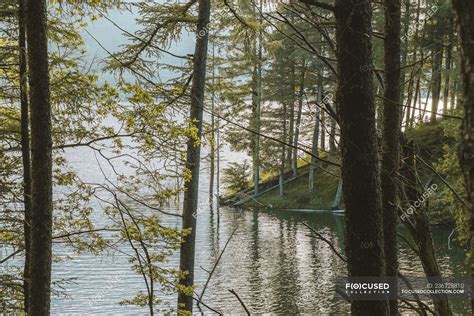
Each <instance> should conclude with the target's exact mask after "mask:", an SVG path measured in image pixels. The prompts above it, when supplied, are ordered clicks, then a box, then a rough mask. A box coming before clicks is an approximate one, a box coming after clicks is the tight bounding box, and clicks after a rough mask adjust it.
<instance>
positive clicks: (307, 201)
mask: <svg viewBox="0 0 474 316" xmlns="http://www.w3.org/2000/svg"><path fill="white" fill-rule="evenodd" d="M335 169H336V168H334V167H327V168H326V169H325V170H327V171H328V172H331V173H333V174H337V171H336V170H335ZM307 170H308V168H307V167H304V168H301V169H300V172H301V173H304V172H306V171H307ZM315 173H316V175H315V179H316V181H315V186H314V187H315V190H314V192H313V193H311V192H309V189H308V178H309V176H308V174H303V175H302V176H300V177H299V178H298V179H295V180H293V181H291V182H289V183H286V184H285V186H284V188H285V194H284V196H280V191H279V188H276V189H274V190H272V191H270V192H268V193H266V194H263V195H261V196H260V197H258V198H257V201H258V202H255V201H251V202H249V203H247V204H246V206H249V207H256V208H259V207H262V204H263V205H269V204H271V205H272V207H273V208H276V209H285V208H295V209H330V208H331V206H332V203H333V200H334V197H335V195H336V191H337V185H338V178H337V177H335V176H333V175H330V174H328V173H327V172H324V171H323V170H321V169H319V168H317V169H316V172H315Z"/></svg>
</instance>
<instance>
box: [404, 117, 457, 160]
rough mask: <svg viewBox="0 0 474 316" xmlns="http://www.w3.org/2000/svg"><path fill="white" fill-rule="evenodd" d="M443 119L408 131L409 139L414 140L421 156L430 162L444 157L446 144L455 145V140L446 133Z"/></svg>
mask: <svg viewBox="0 0 474 316" xmlns="http://www.w3.org/2000/svg"><path fill="white" fill-rule="evenodd" d="M441 122H442V120H440V121H438V122H436V123H423V124H419V125H417V126H416V127H415V128H413V129H409V130H407V131H406V136H407V138H408V140H409V141H411V140H414V141H415V143H416V146H417V148H418V149H419V152H420V155H421V157H422V158H423V159H424V160H425V161H426V162H429V163H433V162H436V161H438V160H439V159H441V158H442V157H443V154H444V151H443V146H444V145H453V144H454V142H455V140H454V139H453V138H451V137H448V136H446V135H445V133H444V128H443V124H441Z"/></svg>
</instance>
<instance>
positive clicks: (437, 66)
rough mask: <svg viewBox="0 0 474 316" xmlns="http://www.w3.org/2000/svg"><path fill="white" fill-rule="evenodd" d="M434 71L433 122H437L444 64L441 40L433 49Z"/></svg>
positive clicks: (438, 40)
mask: <svg viewBox="0 0 474 316" xmlns="http://www.w3.org/2000/svg"><path fill="white" fill-rule="evenodd" d="M435 36H438V35H435ZM433 54H434V56H433V70H432V78H431V80H432V82H433V84H432V89H431V90H432V95H433V100H432V101H433V102H432V103H431V104H432V105H431V111H432V112H431V119H430V121H431V122H435V121H436V113H438V106H439V99H440V95H441V67H442V64H443V43H442V41H441V39H437V42H436V44H435V47H434V49H433Z"/></svg>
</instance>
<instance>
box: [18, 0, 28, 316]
mask: <svg viewBox="0 0 474 316" xmlns="http://www.w3.org/2000/svg"><path fill="white" fill-rule="evenodd" d="M25 14H26V12H25V1H24V0H19V6H18V31H19V34H18V47H19V52H20V69H19V75H20V102H21V157H22V163H23V199H24V207H25V217H24V224H23V236H24V242H25V264H24V268H23V294H24V298H23V305H24V310H25V313H28V306H29V302H28V301H29V295H28V288H29V279H30V260H31V259H30V258H31V256H30V248H31V229H30V227H31V157H30V127H29V126H30V122H29V120H30V119H29V105H28V76H27V66H26V63H27V60H26V29H25Z"/></svg>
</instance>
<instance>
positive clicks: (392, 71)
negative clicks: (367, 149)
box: [381, 0, 410, 315]
mask: <svg viewBox="0 0 474 316" xmlns="http://www.w3.org/2000/svg"><path fill="white" fill-rule="evenodd" d="M400 19H401V7H400V0H385V38H384V47H385V54H384V59H385V92H384V108H383V109H384V113H383V122H384V123H383V130H382V141H383V145H382V146H383V147H382V148H383V154H382V171H381V179H382V201H383V231H384V244H385V248H384V250H385V260H386V261H385V268H386V270H385V271H386V275H387V276H388V277H397V272H398V255H397V222H398V215H397V207H396V201H397V199H398V190H397V176H398V164H399V159H400V158H399V157H400V152H399V146H400V137H399V136H400V118H401V110H400V107H399V106H396V104H398V103H403V102H400V101H401V100H400V97H401V96H402V95H403V93H401V92H400V85H399V83H400V78H401V74H400V66H401V65H400V57H399V56H400ZM407 112H408V113H409V112H410V111H409V109H408V110H407ZM395 291H397V290H395ZM389 306H390V314H391V315H398V301H397V300H391V301H390V302H389Z"/></svg>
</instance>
